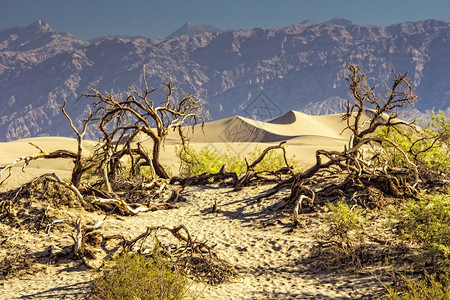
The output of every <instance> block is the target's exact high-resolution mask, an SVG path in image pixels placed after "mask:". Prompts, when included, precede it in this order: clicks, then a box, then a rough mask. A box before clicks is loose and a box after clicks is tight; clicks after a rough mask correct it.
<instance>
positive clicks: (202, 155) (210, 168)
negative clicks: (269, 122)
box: [176, 146, 300, 177]
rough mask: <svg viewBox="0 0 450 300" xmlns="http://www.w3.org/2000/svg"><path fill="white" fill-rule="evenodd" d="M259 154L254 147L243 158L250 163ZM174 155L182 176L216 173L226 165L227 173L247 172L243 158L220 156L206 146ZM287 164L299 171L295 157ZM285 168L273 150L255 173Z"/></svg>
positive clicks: (281, 157) (280, 155)
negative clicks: (179, 163) (177, 160)
mask: <svg viewBox="0 0 450 300" xmlns="http://www.w3.org/2000/svg"><path fill="white" fill-rule="evenodd" d="M261 152H262V149H261V148H260V147H255V149H254V150H253V151H251V152H249V153H248V154H247V155H246V156H245V158H246V159H247V161H248V162H249V163H251V162H252V161H253V160H255V159H256V158H257V157H258V156H259V155H260V154H261ZM176 153H177V156H178V158H179V159H180V161H181V166H180V173H181V175H182V176H187V177H189V176H195V175H199V174H202V173H217V172H218V171H219V170H220V168H221V167H222V166H223V165H224V164H226V165H227V170H228V171H229V172H236V174H238V175H240V174H242V173H245V172H246V170H247V169H246V164H245V160H244V157H241V156H237V155H233V154H231V153H230V152H227V153H224V154H221V153H218V152H217V151H215V150H211V149H210V148H209V147H208V146H204V147H202V148H200V149H199V150H195V149H194V148H193V147H186V149H181V148H179V149H177V150H176ZM288 162H289V164H290V165H291V166H293V167H294V169H296V170H299V169H300V165H299V163H298V162H297V161H296V160H295V156H292V157H291V158H290V159H288ZM285 166H286V164H285V162H284V158H283V155H282V153H281V152H280V151H277V150H273V151H269V152H268V153H267V155H266V156H265V157H264V159H263V160H262V161H261V162H260V163H259V164H258V165H257V166H256V168H255V171H256V172H258V171H263V170H264V171H276V170H279V169H280V168H282V167H285Z"/></svg>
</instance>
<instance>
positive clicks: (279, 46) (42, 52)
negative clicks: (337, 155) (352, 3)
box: [0, 19, 450, 141]
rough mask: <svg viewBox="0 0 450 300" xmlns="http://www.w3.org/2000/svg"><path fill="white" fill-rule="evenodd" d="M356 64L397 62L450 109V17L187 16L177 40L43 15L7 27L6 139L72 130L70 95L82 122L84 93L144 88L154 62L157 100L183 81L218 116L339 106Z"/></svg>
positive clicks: (376, 68) (424, 104)
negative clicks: (266, 23)
mask: <svg viewBox="0 0 450 300" xmlns="http://www.w3.org/2000/svg"><path fill="white" fill-rule="evenodd" d="M345 63H354V64H358V65H360V66H361V67H362V68H363V70H364V71H365V72H366V74H367V75H368V77H369V78H371V79H374V80H375V81H377V82H379V83H381V86H383V83H385V82H386V83H387V84H389V82H388V80H389V79H390V71H389V70H388V69H386V68H385V67H384V66H385V65H387V66H390V67H393V68H394V69H395V70H396V71H397V72H409V73H408V74H409V77H410V78H411V81H412V83H413V85H414V86H415V89H416V94H417V95H418V96H419V98H420V99H421V100H420V101H419V102H418V103H417V104H416V108H417V109H418V110H420V111H425V110H429V109H433V108H434V109H447V108H448V107H449V106H450V75H449V74H450V23H446V22H443V21H437V20H425V21H418V22H406V23H400V24H393V25H389V26H368V25H358V24H354V23H352V22H351V21H349V20H345V19H332V20H330V21H328V22H324V23H320V24H316V23H313V22H310V21H305V22H302V23H300V24H296V25H292V26H289V27H284V28H279V29H263V28H253V29H241V30H228V31H222V30H220V29H218V28H215V27H213V26H205V25H193V24H190V23H187V24H185V25H183V27H182V28H180V29H179V30H177V31H175V32H174V33H173V34H171V35H169V36H168V37H167V38H165V39H159V40H153V39H150V38H145V37H128V36H109V37H100V38H96V39H93V40H90V41H85V40H82V39H79V38H77V37H75V36H73V35H71V34H70V33H61V32H56V31H54V30H53V29H52V28H51V27H50V25H49V24H47V23H45V22H44V21H38V22H35V23H32V24H30V25H28V26H23V27H13V28H7V29H0V104H1V109H0V141H9V140H15V139H19V138H26V137H33V136H46V135H61V136H71V135H72V132H71V129H70V127H69V126H68V124H67V121H66V120H65V118H64V116H63V115H62V113H61V106H62V104H63V103H64V101H66V102H67V110H68V112H69V114H70V115H71V116H72V117H73V118H74V119H75V120H76V121H77V122H79V121H80V120H81V119H82V117H83V114H84V113H86V111H87V107H88V104H89V102H88V100H87V99H83V98H81V99H79V100H78V101H76V100H77V99H78V98H79V97H80V95H82V94H83V93H84V92H86V91H87V87H93V88H96V89H97V90H99V91H101V92H104V91H108V92H110V91H114V92H120V91H125V90H127V89H128V88H130V87H132V88H135V89H141V88H142V87H143V80H142V70H143V68H145V74H146V79H147V82H148V83H149V85H151V86H154V87H158V88H159V89H158V90H157V91H156V92H155V93H154V94H152V95H153V97H154V99H155V100H156V102H158V101H163V99H164V89H163V88H162V87H161V86H162V83H163V82H164V81H166V80H167V79H168V78H172V79H173V80H174V84H175V85H176V86H177V87H179V88H180V89H181V90H183V91H184V92H199V93H200V94H201V95H203V97H205V98H206V99H207V101H208V103H209V104H208V110H209V113H210V115H211V117H212V119H219V118H224V117H229V116H233V115H243V116H244V117H249V118H259V119H270V118H274V117H276V116H277V115H281V114H282V113H284V112H286V111H289V110H300V111H305V112H308V113H313V114H318V113H330V112H335V111H336V110H340V109H342V101H343V99H348V98H349V94H348V88H347V82H346V81H345V80H344V77H345V75H346V72H345V68H344V64H345ZM87 137H88V138H94V135H93V133H92V132H89V133H88V136H87Z"/></svg>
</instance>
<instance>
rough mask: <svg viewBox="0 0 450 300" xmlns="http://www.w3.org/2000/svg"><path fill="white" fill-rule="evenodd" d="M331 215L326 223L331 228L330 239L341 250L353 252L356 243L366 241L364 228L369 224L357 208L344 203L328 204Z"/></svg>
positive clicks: (327, 217) (326, 218)
mask: <svg viewBox="0 0 450 300" xmlns="http://www.w3.org/2000/svg"><path fill="white" fill-rule="evenodd" d="M327 207H328V210H329V212H330V213H329V214H328V215H327V216H326V217H325V222H326V223H327V224H328V226H329V231H328V238H329V239H332V240H335V241H336V242H338V243H339V245H340V248H342V249H343V250H345V251H347V250H348V251H352V249H354V246H355V242H360V243H362V242H363V241H364V234H363V227H364V224H365V223H366V222H367V220H366V218H365V217H364V216H363V215H362V213H361V209H359V207H357V206H353V207H349V206H348V205H347V203H345V202H344V201H342V200H341V201H338V202H337V203H336V205H334V204H332V203H328V205H327Z"/></svg>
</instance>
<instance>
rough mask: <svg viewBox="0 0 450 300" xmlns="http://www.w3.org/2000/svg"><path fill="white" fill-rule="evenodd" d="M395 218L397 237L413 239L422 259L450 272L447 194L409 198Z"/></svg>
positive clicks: (449, 228)
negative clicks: (397, 229)
mask: <svg viewBox="0 0 450 300" xmlns="http://www.w3.org/2000/svg"><path fill="white" fill-rule="evenodd" d="M396 217H397V219H398V228H399V231H400V238H401V239H403V240H408V241H414V242H416V243H417V244H418V245H419V246H420V247H421V249H422V251H421V252H422V259H423V260H424V261H425V262H432V263H433V264H434V265H435V266H437V267H441V268H443V269H445V270H447V271H450V196H449V195H448V194H439V195H432V196H431V195H430V196H427V197H425V198H424V199H422V200H418V201H417V200H409V201H408V202H407V203H406V204H405V205H404V206H403V207H402V209H401V210H400V212H399V213H398V215H397V216H396Z"/></svg>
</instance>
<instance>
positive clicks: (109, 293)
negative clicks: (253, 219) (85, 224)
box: [91, 253, 188, 299]
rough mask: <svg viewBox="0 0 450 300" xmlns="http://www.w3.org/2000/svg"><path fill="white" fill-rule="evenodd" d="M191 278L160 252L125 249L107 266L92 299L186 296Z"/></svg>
mask: <svg viewBox="0 0 450 300" xmlns="http://www.w3.org/2000/svg"><path fill="white" fill-rule="evenodd" d="M187 289H188V281H187V277H186V276H185V275H183V274H179V273H174V272H173V271H172V270H171V267H170V264H168V262H167V261H166V260H165V259H163V258H162V257H161V256H160V255H158V254H156V253H154V254H153V255H152V257H145V256H143V255H140V254H130V253H124V254H123V255H121V256H118V257H116V258H114V259H113V260H112V261H110V262H109V263H107V265H106V266H105V269H104V272H103V275H102V276H100V277H98V278H96V279H95V280H94V284H93V292H92V296H91V299H184V298H185V297H186V294H187Z"/></svg>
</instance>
